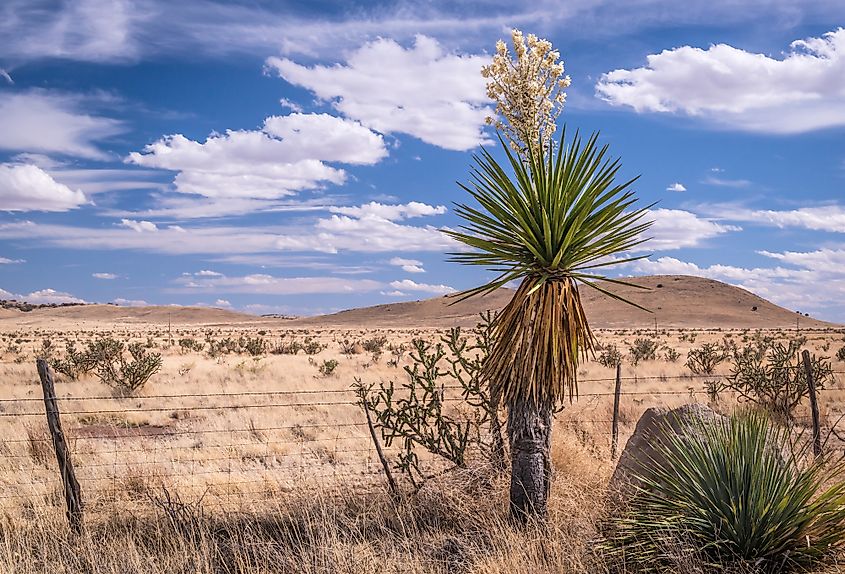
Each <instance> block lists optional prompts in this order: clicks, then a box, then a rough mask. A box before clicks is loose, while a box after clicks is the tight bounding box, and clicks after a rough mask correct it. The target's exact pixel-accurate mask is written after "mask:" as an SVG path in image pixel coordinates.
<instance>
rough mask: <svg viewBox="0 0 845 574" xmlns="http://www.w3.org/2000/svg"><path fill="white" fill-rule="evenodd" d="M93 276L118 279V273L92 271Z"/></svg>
mask: <svg viewBox="0 0 845 574" xmlns="http://www.w3.org/2000/svg"><path fill="white" fill-rule="evenodd" d="M91 277H93V278H94V279H117V277H118V276H117V275H115V274H114V273H92V274H91Z"/></svg>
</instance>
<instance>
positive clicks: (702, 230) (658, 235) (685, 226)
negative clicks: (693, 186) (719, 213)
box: [638, 209, 741, 251]
mask: <svg viewBox="0 0 845 574" xmlns="http://www.w3.org/2000/svg"><path fill="white" fill-rule="evenodd" d="M645 219H651V220H653V221H654V224H653V225H652V226H651V228H650V229H649V230H648V231H646V236H647V237H650V238H651V239H650V240H649V241H646V242H645V243H643V244H641V245H640V246H639V247H638V250H639V251H667V250H672V249H682V248H685V247H698V246H700V245H701V244H702V243H704V242H705V241H707V240H708V239H712V238H714V237H718V236H719V235H723V234H725V233H729V232H732V231H740V230H741V228H740V227H737V226H735V225H723V224H720V223H716V222H714V221H711V220H710V219H705V218H702V217H699V216H698V215H696V214H694V213H691V212H689V211H684V210H681V209H652V210H650V211H649V212H648V214H647V215H646V217H645Z"/></svg>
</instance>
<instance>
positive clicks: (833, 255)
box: [757, 247, 845, 270]
mask: <svg viewBox="0 0 845 574" xmlns="http://www.w3.org/2000/svg"><path fill="white" fill-rule="evenodd" d="M757 253H759V254H760V255H765V256H766V257H771V258H772V259H777V260H779V261H783V262H784V263H787V264H789V265H795V266H797V267H803V268H805V269H825V270H835V269H845V247H843V248H840V249H830V248H823V249H818V250H816V251H806V252H801V251H784V252H782V253H776V252H771V251H758V252H757Z"/></svg>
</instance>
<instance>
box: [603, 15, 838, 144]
mask: <svg viewBox="0 0 845 574" xmlns="http://www.w3.org/2000/svg"><path fill="white" fill-rule="evenodd" d="M647 62H648V64H647V65H646V66H645V67H642V68H636V69H632V70H624V69H619V70H614V71H612V72H608V73H606V74H603V75H602V77H601V79H600V80H599V82H598V83H597V84H596V92H597V94H598V95H599V97H601V98H602V99H604V100H606V101H607V102H609V103H611V104H613V105H624V106H630V107H632V108H633V109H634V110H635V111H637V112H668V113H682V114H687V115H689V116H698V117H702V118H706V119H708V120H711V121H713V122H715V123H717V124H721V125H727V126H730V127H733V128H738V129H743V130H749V131H755V132H769V133H800V132H806V131H811V130H816V129H822V128H829V127H834V126H843V125H845V106H843V93H845V29H843V28H839V29H837V30H835V31H833V32H829V33H827V34H824V35H823V36H822V37H819V38H807V39H805V40H797V41H795V42H793V43H792V44H791V45H790V51H789V52H787V53H786V54H785V55H784V56H783V58H781V59H777V58H772V57H769V56H767V55H765V54H757V53H752V52H747V51H745V50H741V49H738V48H735V47H732V46H728V45H725V44H717V45H714V46H710V47H709V48H708V49H707V50H703V49H700V48H693V47H691V46H682V47H680V48H675V49H672V50H664V51H663V52H661V53H660V54H651V55H649V56H648V57H647Z"/></svg>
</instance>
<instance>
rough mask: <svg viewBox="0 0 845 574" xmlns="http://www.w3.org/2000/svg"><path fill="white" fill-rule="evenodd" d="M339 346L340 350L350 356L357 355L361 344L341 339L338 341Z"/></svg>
mask: <svg viewBox="0 0 845 574" xmlns="http://www.w3.org/2000/svg"><path fill="white" fill-rule="evenodd" d="M338 345H339V346H340V352H341V354H343V355H346V356H347V357H351V356H352V355H357V354H359V353H360V352H361V346H360V343H358V341H350V340H349V339H343V340H342V341H340V342H339V343H338Z"/></svg>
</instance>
